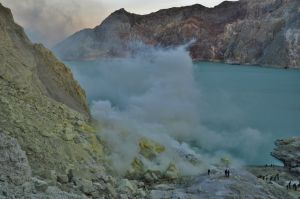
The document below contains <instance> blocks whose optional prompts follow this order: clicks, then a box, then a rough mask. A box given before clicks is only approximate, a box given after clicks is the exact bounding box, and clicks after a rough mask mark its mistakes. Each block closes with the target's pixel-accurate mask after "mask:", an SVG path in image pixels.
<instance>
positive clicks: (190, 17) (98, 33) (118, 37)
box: [54, 0, 300, 67]
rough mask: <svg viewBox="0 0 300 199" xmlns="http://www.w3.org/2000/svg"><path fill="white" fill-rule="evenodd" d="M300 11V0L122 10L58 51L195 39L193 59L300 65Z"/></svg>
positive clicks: (104, 52) (81, 54)
mask: <svg viewBox="0 0 300 199" xmlns="http://www.w3.org/2000/svg"><path fill="white" fill-rule="evenodd" d="M299 10H300V2H299V1H298V0H263V1H258V0H241V1H238V2H226V1H225V2H223V3H222V4H220V5H218V6H216V7H214V8H206V7H204V6H201V5H193V6H188V7H181V8H171V9H166V10H160V11H158V12H156V13H151V14H148V15H136V14H132V13H128V12H127V11H125V10H124V9H121V10H118V11H116V12H114V13H112V14H111V15H110V16H109V17H108V18H107V19H105V20H104V21H103V23H102V24H101V25H99V26H97V27H95V28H94V29H86V30H82V31H80V32H78V33H75V34H74V35H72V36H70V37H69V38H67V39H66V40H65V41H63V42H62V43H59V44H58V45H57V46H56V47H55V48H54V50H55V51H56V52H57V54H58V55H60V56H61V58H62V59H64V60H89V59H96V58H102V57H114V56H116V57H119V56H127V55H128V54H130V53H131V51H134V50H135V45H133V44H132V42H135V41H142V42H144V43H146V44H149V45H154V46H162V47H174V46H177V45H181V44H184V43H186V42H189V41H191V40H195V42H194V43H193V44H192V45H191V46H190V47H189V49H188V50H189V51H190V54H191V56H192V58H193V59H194V60H212V61H224V62H228V63H236V64H258V65H271V66H280V67H299V65H300V49H299V39H300V34H299V31H300V29H299V28H300V17H299V16H300V14H299V12H300V11H299Z"/></svg>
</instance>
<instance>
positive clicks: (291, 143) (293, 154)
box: [271, 137, 300, 168]
mask: <svg viewBox="0 0 300 199" xmlns="http://www.w3.org/2000/svg"><path fill="white" fill-rule="evenodd" d="M275 145H276V148H275V149H274V150H273V152H272V153H271V155H272V156H273V157H275V158H277V159H278V160H280V161H281V162H282V163H283V164H284V165H285V166H286V167H291V168H297V167H300V138H299V137H294V138H287V139H281V140H277V141H276V142H275Z"/></svg>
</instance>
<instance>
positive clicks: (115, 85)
mask: <svg viewBox="0 0 300 199" xmlns="http://www.w3.org/2000/svg"><path fill="white" fill-rule="evenodd" d="M172 56H173V55H172ZM172 56H171V59H172ZM169 58H170V57H169ZM174 59H175V61H173V62H171V65H172V64H174V63H175V62H176V60H177V59H176V58H174ZM144 62H146V61H144V60H140V59H139V60H135V61H132V60H130V61H128V63H130V64H131V65H130V64H129V65H127V64H128V63H125V64H124V60H122V59H115V60H102V61H91V62H68V63H67V64H68V65H69V66H70V67H71V69H72V71H73V72H74V74H75V78H76V79H77V80H78V81H79V82H80V84H81V85H82V86H83V88H84V89H85V90H86V92H87V96H88V99H89V101H90V103H91V104H94V102H96V101H108V102H109V103H110V105H111V106H112V107H113V109H114V111H116V110H117V112H123V113H124V112H128V109H129V108H128V107H130V106H131V105H132V104H131V103H135V102H133V100H132V98H139V97H141V96H142V97H141V99H142V100H143V101H147V102H148V101H150V100H152V98H150V100H148V99H149V98H146V97H144V96H146V95H147V93H148V92H150V91H151V90H153V88H154V87H155V86H153V85H149V82H148V81H149V79H151V81H153V82H156V83H157V82H160V81H161V79H164V78H165V79H168V78H169V76H172V77H175V76H176V78H177V76H181V77H182V76H186V77H187V78H183V79H181V78H179V80H178V82H181V83H179V85H184V87H189V86H191V87H193V88H192V89H194V90H192V91H186V90H189V88H183V89H182V91H181V88H179V92H181V93H180V94H179V96H180V97H179V98H180V100H182V102H180V100H179V102H178V101H176V100H174V99H172V98H176V97H174V96H173V94H172V95H170V96H168V94H167V98H168V99H166V98H164V97H165V96H164V95H161V94H159V96H158V94H156V93H157V92H155V94H154V95H153V96H154V97H153V96H152V97H153V98H155V103H156V104H155V106H160V105H161V106H162V109H164V107H166V106H169V105H165V103H166V102H165V101H166V100H167V101H168V102H169V103H170V104H172V103H173V104H176V103H180V104H181V105H182V104H186V103H187V104H189V102H190V103H191V104H192V105H193V107H195V108H196V109H197V110H193V113H192V114H194V115H192V114H191V113H189V114H188V115H185V112H184V110H177V111H174V115H176V114H178V115H180V114H181V112H182V118H180V116H178V117H175V116H174V118H176V119H177V120H188V122H186V121H184V122H186V123H184V122H182V123H184V124H186V126H188V127H187V128H188V130H187V131H189V132H188V133H187V132H183V134H185V135H187V137H188V136H191V139H188V138H187V137H184V136H182V137H181V136H178V135H172V136H174V137H175V138H176V139H177V140H178V139H179V140H180V139H182V140H181V141H184V142H187V143H188V144H189V145H190V146H191V147H196V148H198V147H199V149H200V150H201V151H202V152H203V151H204V152H205V153H207V154H219V153H225V154H229V155H231V156H233V157H236V158H238V159H239V160H241V161H243V162H245V163H247V164H265V163H276V161H275V160H274V159H273V158H272V157H271V156H270V152H271V151H272V149H273V148H274V141H275V140H276V139H278V138H281V137H282V138H283V137H289V136H297V135H299V132H300V121H299V120H300V71H298V70H284V69H275V68H261V67H253V66H241V65H239V66H236V65H227V64H221V63H210V62H194V63H191V64H192V66H191V70H187V71H186V70H185V69H184V70H177V69H176V67H175V69H174V70H172V68H171V67H168V69H170V71H168V70H165V69H162V72H160V73H157V70H160V69H159V68H160V67H159V66H157V65H156V66H154V65H155V64H158V65H159V64H164V63H161V61H153V63H152V64H151V63H148V62H147V64H144ZM178 64H179V65H180V64H186V63H185V62H184V61H183V62H181V63H180V62H179V63H178ZM178 64H174V65H178ZM188 64H189V62H188V63H187V65H188ZM124 65H125V66H124ZM135 65H138V66H137V67H135ZM151 67H154V69H151ZM179 67H180V68H184V66H179ZM189 73H192V75H191V76H190V77H191V79H192V80H191V82H188V83H186V81H189V80H188V78H189ZM157 76H159V77H160V78H158V79H156V77H157ZM176 78H170V81H166V83H165V84H163V85H164V86H163V87H172V86H173V85H174V82H175V81H177V80H176ZM173 80H174V81H173ZM174 88H175V89H176V88H178V85H175V87H174ZM155 89H157V88H156V87H155ZM158 90H159V89H158ZM170 90H174V89H173V88H171V89H169V88H168V89H165V88H162V90H161V92H162V93H169V91H170ZM185 92H186V93H185ZM195 92H199V93H197V94H196V95H194V96H192V97H191V99H189V97H187V98H185V97H183V98H182V96H183V95H191V93H195ZM192 95H193V94H192ZM162 96H164V97H162ZM151 103H153V101H151ZM151 103H150V102H149V104H150V105H151ZM160 103H161V104H160ZM157 104H158V105H157ZM159 104H160V105H159ZM184 106H185V105H183V107H184ZM143 107H145V106H140V108H141V109H143ZM187 107H189V106H187ZM170 109H171V108H170ZM151 111H152V110H151ZM180 111H181V112H180ZM92 112H93V110H92ZM149 112H150V111H149V110H145V113H144V115H143V117H145V118H147V119H149V118H150V119H149V120H152V121H151V122H152V123H159V122H160V121H162V120H164V119H166V118H165V117H163V118H160V121H159V122H157V121H155V122H154V120H153V118H151V117H152V116H149V115H148V114H152V113H149ZM153 112H155V108H154V110H153ZM161 112H168V114H170V115H172V114H173V113H172V111H171V110H169V109H167V108H166V110H162V111H161ZM194 112H195V113H194ZM159 114H163V113H159V111H158V112H157V115H159ZM145 115H146V116H145ZM127 116H128V117H131V116H132V114H131V115H129V114H128V115H127ZM189 117H195V118H197V119H195V121H193V122H189V120H190V119H189ZM187 118H188V119H187ZM138 119H140V118H137V120H138ZM144 120H146V119H144ZM174 120H175V119H174ZM168 122H169V118H168ZM168 122H162V123H163V124H164V125H165V126H164V127H165V128H168V127H167V126H168V124H167V123H168ZM178 122H179V123H181V121H178ZM183 126H184V125H183ZM173 127H174V124H172V128H173ZM190 132H191V133H190ZM197 132H198V133H199V134H198V135H199V138H197ZM189 133H190V134H189ZM200 135H201V136H200ZM196 150H197V149H196Z"/></svg>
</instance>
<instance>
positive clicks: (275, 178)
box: [258, 173, 279, 181]
mask: <svg viewBox="0 0 300 199" xmlns="http://www.w3.org/2000/svg"><path fill="white" fill-rule="evenodd" d="M258 178H261V179H263V180H265V181H279V173H277V174H276V175H274V176H270V177H269V176H268V175H265V176H258Z"/></svg>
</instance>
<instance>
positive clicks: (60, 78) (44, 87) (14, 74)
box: [0, 6, 89, 115]
mask: <svg viewBox="0 0 300 199" xmlns="http://www.w3.org/2000/svg"><path fill="white" fill-rule="evenodd" d="M0 27H1V29H0V38H1V40H0V46H1V48H0V56H1V59H0V77H1V78H3V79H5V80H7V81H9V82H15V83H16V86H17V87H19V88H28V89H31V90H34V91H39V92H41V93H43V94H45V95H47V96H49V97H51V98H52V99H54V100H56V101H58V102H62V103H64V104H66V105H68V106H69V107H71V108H73V109H75V110H77V111H79V112H81V113H84V114H86V115H89V110H88V105H87V101H86V97H85V93H84V91H83V90H82V89H81V88H80V86H79V85H78V83H77V82H76V81H75V80H74V79H73V76H72V73H71V71H70V70H69V69H68V68H67V67H66V66H64V64H62V63H61V62H59V61H58V60H57V59H56V58H55V56H54V55H53V54H52V53H51V52H50V51H49V50H47V49H46V48H44V47H43V46H42V45H40V44H32V43H31V42H30V41H29V39H28V38H27V36H26V35H25V33H24V31H23V29H22V28H21V27H20V26H18V25H17V24H15V23H14V21H13V17H12V14H11V12H10V10H8V9H6V8H4V7H3V6H0Z"/></svg>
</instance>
